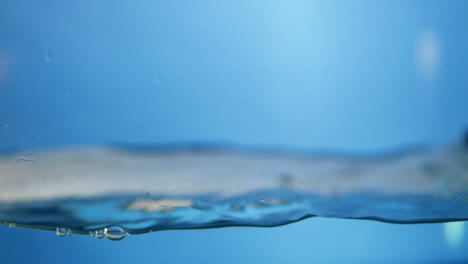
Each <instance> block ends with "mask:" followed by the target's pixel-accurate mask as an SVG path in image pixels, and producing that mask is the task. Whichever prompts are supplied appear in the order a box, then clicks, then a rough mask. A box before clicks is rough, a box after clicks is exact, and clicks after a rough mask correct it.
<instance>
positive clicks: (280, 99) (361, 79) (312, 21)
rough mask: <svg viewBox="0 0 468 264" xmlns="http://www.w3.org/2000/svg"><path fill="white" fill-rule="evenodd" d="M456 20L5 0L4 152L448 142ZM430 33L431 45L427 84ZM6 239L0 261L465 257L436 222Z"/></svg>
mask: <svg viewBox="0 0 468 264" xmlns="http://www.w3.org/2000/svg"><path fill="white" fill-rule="evenodd" d="M467 13H468V4H467V2H466V1H463V0H458V1H457V0H453V1H435V0H434V1H422V0H414V1H403V0H397V1H371V0H353V1H312V0H311V1H307V0H291V1H280V0H271V1H270V0H268V1H267V0H258V1H257V0H255V1H247V0H239V1H234V0H232V1H214V0H213V1H209V0H201V1H188V0H186V1H184V0H175V1H149V0H143V1H137V2H131V1H123V0H116V1H104V0H97V1H96V0H94V1H91V0H83V1H58V0H46V1H27V0H5V1H1V2H0V34H1V36H2V37H1V38H0V124H1V126H0V147H1V148H2V149H8V148H19V149H40V148H43V147H50V146H58V145H69V144H112V143H138V144H161V143H163V142H166V141H167V142H193V141H196V142H228V143H235V144H239V145H245V146H279V147H284V148H298V149H305V150H333V151H346V152H353V153H354V152H360V153H361V152H384V151H388V150H392V149H395V148H399V147H401V146H407V145H414V144H447V143H450V142H453V140H455V139H456V138H457V137H459V136H460V135H461V133H462V132H463V131H465V130H466V128H467V125H468V115H467V114H466V113H467V109H468V106H467V104H466V99H467V98H468V88H467V87H468V74H467V72H466V71H467V69H468V65H467V64H468V52H466V49H467V47H468V31H467V30H466V28H467V21H468V17H467V16H466V14H467ZM424 36H429V48H432V49H435V50H436V51H437V52H436V55H437V56H435V57H436V58H437V59H436V60H435V62H434V63H436V64H437V67H436V70H434V72H432V73H431V74H430V75H431V76H430V77H427V76H425V74H421V67H422V66H421V65H420V64H421V61H420V60H418V50H419V49H420V48H421V46H420V42H421V41H422V40H424V39H425V37H424ZM421 39H422V40H421ZM421 45H422V44H421ZM431 45H432V46H431ZM423 68H424V67H423ZM426 75H427V74H426ZM0 241H1V245H0V259H1V261H2V263H33V262H34V263H64V262H67V263H83V262H88V263H92V262H96V263H97V262H100V261H109V262H110V261H112V262H114V263H125V262H130V261H136V262H140V263H155V262H162V263H176V262H194V263H197V262H203V263H219V262H223V263H239V262H244V263H245V262H251V263H259V262H270V263H285V262H287V261H289V262H291V261H292V262H299V261H310V262H315V261H316V262H318V263H323V262H334V261H339V262H377V261H378V262H388V263H395V262H399V263H428V262H432V263H438V262H440V263H447V261H461V260H463V259H464V258H465V260H466V259H467V258H468V256H467V255H466V254H464V250H463V249H464V248H465V249H466V248H467V242H466V239H465V241H464V242H463V243H462V244H461V245H459V247H457V248H453V247H449V246H448V245H447V243H446V241H445V240H444V235H443V229H442V224H424V225H391V224H382V223H376V222H368V221H351V220H330V219H312V220H307V221H303V222H301V223H296V224H293V225H288V226H283V227H278V228H269V229H255V228H228V229H219V230H201V231H178V232H176V231H169V232H161V233H157V234H150V235H143V236H136V237H129V238H127V239H125V240H123V241H120V242H118V243H111V242H107V241H100V240H96V239H92V238H90V237H79V236H72V237H68V238H64V239H63V238H58V237H56V236H55V235H54V234H52V233H47V232H38V231H30V230H21V229H8V228H6V227H4V228H0ZM465 251H466V250H465Z"/></svg>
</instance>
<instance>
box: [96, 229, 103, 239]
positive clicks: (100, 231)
mask: <svg viewBox="0 0 468 264" xmlns="http://www.w3.org/2000/svg"><path fill="white" fill-rule="evenodd" d="M94 237H96V238H98V239H101V238H103V237H104V230H103V229H99V230H96V231H94Z"/></svg>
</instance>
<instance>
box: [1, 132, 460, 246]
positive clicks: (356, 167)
mask: <svg viewBox="0 0 468 264" xmlns="http://www.w3.org/2000/svg"><path fill="white" fill-rule="evenodd" d="M467 145H468V144H467V142H464V141H463V142H461V143H458V144H454V145H451V146H448V147H444V148H438V149H424V150H423V149H413V150H408V151H404V152H400V153H396V154H392V155H380V156H373V157H362V156H361V157H356V156H333V155H312V154H304V153H302V154H301V153H293V152H285V151H271V150H270V151H259V150H256V151H254V150H247V149H240V148H213V147H207V146H205V147H204V146H201V147H200V146H195V147H194V146H174V145H170V144H164V147H159V148H128V147H125V148H124V147H121V148H115V147H114V148H106V147H89V148H84V147H70V148H62V149H51V150H43V151H35V152H34V153H31V152H28V154H27V155H26V156H27V157H28V161H27V162H25V161H24V160H26V159H25V153H24V152H19V153H11V152H10V153H5V154H3V155H2V156H0V222H1V223H4V224H6V225H9V226H13V225H15V226H18V227H28V228H35V229H43V230H51V231H55V232H56V233H57V234H58V235H59V236H67V235H70V234H71V233H74V234H86V235H91V236H94V237H97V238H103V237H106V238H108V239H111V240H119V239H122V238H124V237H125V236H127V235H130V234H141V233H147V232H152V231H158V230H167V229H192V228H212V227H225V226H263V227H268V226H277V225H283V224H287V223H291V222H295V221H298V220H301V219H304V218H307V217H311V216H321V217H339V218H353V219H372V220H379V221H386V222H392V223H423V222H441V221H454V220H468V146H467Z"/></svg>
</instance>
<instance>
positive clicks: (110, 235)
mask: <svg viewBox="0 0 468 264" xmlns="http://www.w3.org/2000/svg"><path fill="white" fill-rule="evenodd" d="M104 236H105V237H106V238H107V239H109V240H114V241H117V240H121V239H123V238H125V237H126V236H127V232H126V231H125V230H124V229H123V228H122V227H120V226H110V227H106V228H104Z"/></svg>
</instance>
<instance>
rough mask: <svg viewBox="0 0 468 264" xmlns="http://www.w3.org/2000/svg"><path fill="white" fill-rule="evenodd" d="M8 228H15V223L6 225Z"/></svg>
mask: <svg viewBox="0 0 468 264" xmlns="http://www.w3.org/2000/svg"><path fill="white" fill-rule="evenodd" d="M8 227H9V228H13V227H16V224H15V223H8Z"/></svg>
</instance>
